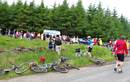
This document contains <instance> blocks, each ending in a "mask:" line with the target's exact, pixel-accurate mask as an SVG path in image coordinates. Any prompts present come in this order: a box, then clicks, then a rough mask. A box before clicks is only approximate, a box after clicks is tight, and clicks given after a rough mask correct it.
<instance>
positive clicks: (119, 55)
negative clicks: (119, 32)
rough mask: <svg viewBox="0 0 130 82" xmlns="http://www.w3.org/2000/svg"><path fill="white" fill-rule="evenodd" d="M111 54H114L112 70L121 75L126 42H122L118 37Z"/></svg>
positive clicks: (126, 51) (121, 37) (122, 38)
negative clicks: (114, 62)
mask: <svg viewBox="0 0 130 82" xmlns="http://www.w3.org/2000/svg"><path fill="white" fill-rule="evenodd" d="M113 54H115V57H116V66H115V68H114V71H118V72H119V73H121V72H122V67H123V63H124V55H125V54H126V55H127V54H128V50H127V45H126V41H125V40H124V37H123V36H120V39H119V40H117V41H116V43H115V45H114V48H113Z"/></svg>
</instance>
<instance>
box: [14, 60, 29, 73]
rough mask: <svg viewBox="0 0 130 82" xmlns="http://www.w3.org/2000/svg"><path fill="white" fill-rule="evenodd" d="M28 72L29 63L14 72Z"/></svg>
mask: <svg viewBox="0 0 130 82" xmlns="http://www.w3.org/2000/svg"><path fill="white" fill-rule="evenodd" d="M27 70H29V63H28V62H26V63H23V64H20V65H19V66H16V68H15V70H14V71H15V73H17V74H21V73H24V72H26V71H27Z"/></svg>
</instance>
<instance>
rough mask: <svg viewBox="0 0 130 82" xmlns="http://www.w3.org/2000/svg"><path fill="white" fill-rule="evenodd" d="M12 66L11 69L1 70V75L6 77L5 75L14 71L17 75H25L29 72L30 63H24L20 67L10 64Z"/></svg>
mask: <svg viewBox="0 0 130 82" xmlns="http://www.w3.org/2000/svg"><path fill="white" fill-rule="evenodd" d="M9 63H10V64H11V65H12V66H11V67H10V68H6V69H0V75H4V74H7V73H9V72H11V71H14V72H15V73H16V74H22V73H24V72H25V71H27V70H28V63H27V62H26V63H22V64H20V65H16V64H13V63H11V62H9Z"/></svg>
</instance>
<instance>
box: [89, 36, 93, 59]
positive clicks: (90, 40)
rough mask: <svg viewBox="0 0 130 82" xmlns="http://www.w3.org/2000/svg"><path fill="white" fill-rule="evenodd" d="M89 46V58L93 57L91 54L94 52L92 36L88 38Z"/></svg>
mask: <svg viewBox="0 0 130 82" xmlns="http://www.w3.org/2000/svg"><path fill="white" fill-rule="evenodd" d="M87 45H88V55H89V57H92V54H91V52H92V49H93V45H94V43H93V41H92V38H91V36H88V37H87Z"/></svg>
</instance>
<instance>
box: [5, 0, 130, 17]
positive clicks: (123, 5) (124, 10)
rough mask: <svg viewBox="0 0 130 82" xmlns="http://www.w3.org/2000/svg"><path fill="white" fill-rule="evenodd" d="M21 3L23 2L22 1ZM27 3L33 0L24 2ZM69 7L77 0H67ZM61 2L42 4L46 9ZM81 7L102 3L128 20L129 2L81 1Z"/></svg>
mask: <svg viewBox="0 0 130 82" xmlns="http://www.w3.org/2000/svg"><path fill="white" fill-rule="evenodd" d="M3 1H5V0H3ZM7 1H8V3H9V4H11V3H12V2H16V1H18V0H7ZM22 1H23V2H24V1H25V0H22ZM26 1H27V2H28V3H29V2H31V1H33V0H26ZM67 1H68V3H69V5H72V4H76V3H77V1H78V0H67ZM40 2H41V0H35V3H36V4H40ZM62 2H63V0H44V3H45V5H46V6H48V7H52V6H53V5H54V3H56V4H62ZM82 2H83V6H84V8H85V9H87V8H88V6H89V5H90V3H92V4H98V3H99V2H101V3H102V6H103V8H109V9H110V10H113V9H114V8H115V9H116V10H117V13H118V15H120V14H123V15H124V16H125V17H127V18H128V19H130V10H129V8H130V0H82Z"/></svg>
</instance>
